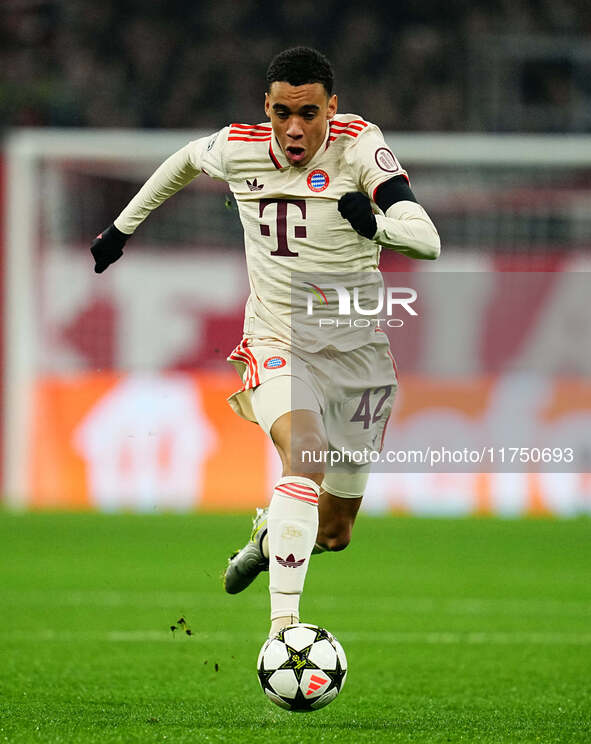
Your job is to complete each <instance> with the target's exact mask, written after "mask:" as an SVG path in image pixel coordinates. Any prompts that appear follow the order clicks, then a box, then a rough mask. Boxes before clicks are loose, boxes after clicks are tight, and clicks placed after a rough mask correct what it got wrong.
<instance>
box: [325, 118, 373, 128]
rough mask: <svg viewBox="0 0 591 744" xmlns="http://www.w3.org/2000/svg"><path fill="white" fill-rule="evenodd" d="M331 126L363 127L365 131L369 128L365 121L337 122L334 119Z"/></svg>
mask: <svg viewBox="0 0 591 744" xmlns="http://www.w3.org/2000/svg"><path fill="white" fill-rule="evenodd" d="M330 125H331V127H345V128H348V127H361V129H364V128H365V127H366V126H367V122H366V121H363V119H353V121H337V120H336V119H333V120H332V121H331V122H330Z"/></svg>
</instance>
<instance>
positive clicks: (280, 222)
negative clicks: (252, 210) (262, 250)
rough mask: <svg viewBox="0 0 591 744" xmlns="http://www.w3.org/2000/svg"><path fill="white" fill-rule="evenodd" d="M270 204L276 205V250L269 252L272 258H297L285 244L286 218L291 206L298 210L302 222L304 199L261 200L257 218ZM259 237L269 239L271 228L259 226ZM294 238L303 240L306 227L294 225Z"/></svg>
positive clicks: (264, 225) (304, 210)
mask: <svg viewBox="0 0 591 744" xmlns="http://www.w3.org/2000/svg"><path fill="white" fill-rule="evenodd" d="M271 204H276V205H277V220H276V227H277V250H275V251H271V255H272V256H297V255H299V254H298V253H297V252H295V251H290V249H289V245H288V244H287V216H288V207H289V205H290V204H292V205H293V206H294V207H296V208H297V209H299V212H300V214H299V215H298V216H299V217H301V219H302V220H305V219H306V200H305V199H261V200H260V202H259V217H262V216H263V213H264V211H265V209H266V208H267V207H268V206H270V205H271ZM260 228H261V235H263V236H264V237H267V238H268V237H270V235H271V228H270V227H269V225H266V224H261V226H260ZM293 237H294V238H305V237H306V227H305V225H295V226H294V228H293Z"/></svg>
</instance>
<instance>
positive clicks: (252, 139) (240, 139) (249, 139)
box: [228, 135, 271, 142]
mask: <svg viewBox="0 0 591 744" xmlns="http://www.w3.org/2000/svg"><path fill="white" fill-rule="evenodd" d="M270 141H271V135H269V136H268V137H237V136H236V137H228V142H270Z"/></svg>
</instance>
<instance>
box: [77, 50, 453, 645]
mask: <svg viewBox="0 0 591 744" xmlns="http://www.w3.org/2000/svg"><path fill="white" fill-rule="evenodd" d="M266 82H267V88H266V93H265V114H266V116H267V119H268V120H269V121H268V122H265V123H262V124H230V125H229V126H226V127H224V128H223V129H221V130H220V131H219V132H217V133H215V134H213V135H211V136H209V137H204V138H202V139H198V140H195V141H193V142H189V144H187V145H186V146H185V147H183V148H182V149H181V150H179V151H178V152H176V153H175V154H173V155H172V156H171V157H170V158H168V160H166V161H165V162H164V163H163V164H162V165H161V166H160V167H159V168H158V169H157V170H156V171H155V173H154V174H153V175H152V176H151V177H150V179H149V180H148V181H147V182H146V183H145V184H144V186H143V187H142V188H141V190H140V191H139V192H138V194H137V195H136V196H135V197H134V198H133V199H132V200H131V202H130V203H129V204H128V205H127V207H125V209H124V210H123V211H122V212H121V214H120V215H119V216H118V217H117V219H116V220H115V222H114V224H113V225H111V226H110V227H108V228H107V229H106V230H105V231H104V232H103V233H102V234H101V235H99V236H98V237H97V238H96V239H95V240H94V242H93V243H92V247H91V250H92V253H93V256H94V258H95V261H96V265H95V271H96V272H98V273H100V272H102V271H104V270H105V269H106V268H107V266H109V265H110V264H111V263H113V262H114V261H116V260H117V259H118V258H119V257H120V256H121V255H122V253H123V247H124V244H125V241H126V240H127V239H128V238H129V237H130V236H131V235H132V234H133V233H134V232H135V230H136V228H137V227H138V226H139V225H140V224H141V223H142V222H143V220H145V219H146V217H147V216H148V215H149V214H150V213H151V212H152V210H154V209H156V207H158V206H159V205H160V204H162V202H163V201H164V200H165V199H167V198H168V197H170V196H172V195H173V194H174V193H176V192H177V191H178V190H179V189H181V188H183V186H186V185H187V184H188V183H189V182H190V181H191V180H192V179H194V178H196V177H197V176H199V175H200V174H201V173H205V174H206V175H208V176H210V177H212V178H216V179H221V180H224V181H226V182H227V183H228V184H229V186H230V189H231V190H232V193H233V195H234V198H235V199H236V202H237V205H238V210H239V214H240V219H241V221H242V225H243V227H244V242H245V249H246V259H247V267H248V276H249V280H250V290H251V291H250V296H249V298H248V301H247V303H246V309H245V318H244V331H243V333H244V335H243V338H242V341H241V343H240V344H239V345H238V346H237V347H236V348H235V349H234V351H233V352H232V353H231V354H230V356H229V357H228V360H229V361H230V362H231V363H232V364H233V365H234V366H235V368H236V369H237V371H238V372H239V373H240V375H241V377H242V383H243V384H242V388H241V390H240V391H238V392H237V393H235V394H234V395H233V396H232V397H231V398H229V402H230V405H231V406H232V407H233V408H234V410H235V411H236V412H237V413H238V414H239V415H241V416H243V417H244V418H246V419H248V420H250V421H253V422H256V423H258V424H259V425H260V426H261V427H262V428H263V430H264V431H265V432H266V434H268V435H269V436H270V437H271V439H272V441H273V443H274V445H275V447H276V449H277V452H278V453H279V456H280V458H281V462H282V466H283V474H282V477H281V478H280V479H279V480H278V481H277V483H276V484H275V487H274V490H273V493H272V497H271V500H270V504H269V507H268V508H266V509H259V510H257V516H256V517H255V520H254V524H253V530H252V533H251V537H250V539H249V541H248V543H247V544H246V545H245V547H244V548H242V550H240V551H238V552H237V553H236V554H234V555H233V556H231V558H230V559H229V562H228V566H227V568H226V572H225V576H224V586H225V589H226V591H227V592H229V593H231V594H235V593H238V592H240V591H242V590H243V589H245V588H246V587H247V586H248V585H249V584H250V583H251V582H252V581H253V579H254V578H255V577H256V576H257V575H258V574H259V573H260V572H261V571H265V570H269V589H270V595H271V629H270V632H271V634H272V633H275V632H277V631H279V630H280V629H281V628H283V627H285V626H286V625H289V624H291V623H295V622H299V600H300V595H301V593H302V589H303V586H304V579H305V576H306V571H307V568H308V562H309V560H310V556H311V554H312V553H313V552H322V551H324V550H342V549H343V548H345V547H346V546H347V545H348V543H349V541H350V538H351V530H352V527H353V523H354V521H355V517H356V515H357V512H358V510H359V507H360V504H361V499H362V496H363V492H364V488H365V485H366V482H367V477H368V472H369V467H368V465H367V463H366V462H364V463H362V464H357V463H355V462H353V461H349V462H347V463H345V464H341V465H340V467H336V466H332V465H331V463H330V462H328V463H325V462H324V460H323V455H325V454H326V453H327V452H333V451H336V450H338V449H339V448H340V447H343V446H346V447H347V448H348V449H351V448H352V445H353V446H354V447H356V448H358V449H363V448H364V447H368V448H369V449H371V450H373V451H376V450H377V451H379V449H380V448H381V443H382V441H383V435H384V430H385V426H386V423H387V420H388V417H389V415H390V410H391V407H392V401H393V398H394V394H395V391H396V387H397V378H396V368H395V365H394V360H393V358H392V355H391V353H390V349H389V343H388V339H387V336H386V335H385V334H384V333H380V332H377V331H378V330H379V329H377V328H376V327H370V328H369V329H367V330H365V331H360V332H351V331H350V332H347V330H346V329H344V330H343V329H341V331H340V332H339V330H338V329H337V330H336V331H335V332H334V333H331V334H328V333H325V334H324V337H323V336H322V335H321V334H320V333H311V334H308V335H306V329H305V328H304V330H303V331H302V332H301V333H299V335H298V334H296V333H295V330H294V327H293V322H292V321H293V310H294V308H293V303H294V298H295V297H296V295H297V292H296V291H295V289H294V287H295V286H296V285H297V284H298V280H297V277H298V276H302V277H304V278H306V279H309V278H310V275H311V274H313V275H314V276H315V277H320V278H319V279H317V281H316V282H314V281H302V282H300V284H301V285H305V286H306V287H307V288H310V292H311V293H312V294H310V292H309V293H308V294H307V298H308V300H309V299H310V297H313V296H316V297H320V298H321V299H323V300H326V301H327V302H328V300H327V296H326V295H327V294H331V295H332V293H331V292H330V291H328V290H327V292H324V290H323V286H322V276H323V275H324V274H330V276H331V277H333V281H332V285H333V287H334V284H335V282H334V276H335V275H337V276H339V275H346V276H348V277H351V276H355V277H362V278H365V279H364V280H363V282H362V283H364V284H367V286H375V285H376V282H377V283H378V284H379V282H381V281H382V280H381V275H380V273H379V269H378V262H379V255H380V250H381V247H385V248H389V249H392V250H395V251H397V252H399V253H402V254H404V255H406V256H410V257H412V258H417V259H435V258H437V257H438V255H439V251H440V240H439V236H438V234H437V231H436V229H435V227H434V226H433V223H432V222H431V220H430V219H429V217H428V215H427V213H426V212H425V210H424V209H423V208H422V207H421V206H420V205H419V204H418V203H417V200H416V198H415V196H414V194H413V192H412V190H411V188H410V186H409V181H408V177H407V174H406V172H405V171H404V170H403V169H402V167H401V165H400V164H399V162H398V160H397V159H396V157H395V156H394V154H393V153H392V152H391V151H390V149H389V148H388V146H387V145H386V143H385V141H384V138H383V136H382V134H381V132H380V130H379V129H378V128H377V127H376V126H375V125H373V124H371V123H369V122H367V121H365V120H364V119H363V118H362V117H360V116H357V115H354V114H345V115H337V96H336V95H335V94H334V93H333V73H332V69H331V66H330V63H329V62H328V60H327V59H326V58H325V57H324V56H323V55H322V54H320V53H319V52H318V51H316V50H314V49H309V48H305V47H297V48H294V49H288V50H286V51H284V52H282V53H280V54H279V55H277V56H276V57H275V58H274V59H273V60H272V62H271V64H270V65H269V68H268V70H267V80H266ZM366 280H367V281H366ZM329 285H330V283H329ZM329 285H327V284H326V283H325V284H324V287H325V288H326V287H327V286H329ZM382 287H383V284H382ZM300 330H301V329H300ZM324 459H326V457H325V458H324Z"/></svg>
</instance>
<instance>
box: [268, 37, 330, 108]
mask: <svg viewBox="0 0 591 744" xmlns="http://www.w3.org/2000/svg"><path fill="white" fill-rule="evenodd" d="M275 82H282V83H289V84H290V85H306V83H321V84H322V85H323V86H324V89H325V90H326V92H327V94H328V95H329V96H330V95H331V94H332V86H333V84H334V75H333V72H332V67H331V64H330V62H329V61H328V59H327V58H326V57H325V56H324V54H322V53H321V52H319V51H317V50H316V49H311V48H310V47H302V46H300V47H294V48H293V49H285V50H284V51H283V52H280V53H279V54H278V55H277V56H276V57H273V59H272V60H271V64H270V65H269V67H268V69H267V91H268V90H269V88H270V87H271V83H275Z"/></svg>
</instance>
